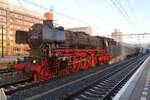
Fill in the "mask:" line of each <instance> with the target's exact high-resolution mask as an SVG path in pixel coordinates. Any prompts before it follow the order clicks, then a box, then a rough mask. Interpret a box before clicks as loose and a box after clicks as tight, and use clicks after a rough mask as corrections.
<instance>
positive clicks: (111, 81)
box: [64, 56, 146, 100]
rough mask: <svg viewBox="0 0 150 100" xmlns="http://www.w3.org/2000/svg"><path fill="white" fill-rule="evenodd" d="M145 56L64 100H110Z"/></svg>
mask: <svg viewBox="0 0 150 100" xmlns="http://www.w3.org/2000/svg"><path fill="white" fill-rule="evenodd" d="M145 58H146V57H145V56H144V57H142V58H140V59H138V60H137V61H136V62H134V60H133V61H132V63H131V64H127V67H126V68H124V69H123V70H120V71H117V72H116V73H115V74H113V75H112V74H111V73H107V74H106V75H105V76H104V77H103V78H101V79H99V80H96V81H95V82H94V83H92V84H90V85H88V86H86V87H84V88H82V89H80V90H79V91H77V92H75V93H73V94H71V95H69V96H67V97H65V98H64V99H65V100H73V99H74V100H98V99H100V100H111V99H112V98H113V96H114V95H115V94H116V93H117V92H118V90H119V89H120V88H121V87H122V86H123V85H124V84H125V83H126V81H127V80H128V79H129V78H130V77H131V76H132V74H133V73H134V72H135V71H136V69H137V68H138V67H139V66H140V65H141V64H142V62H143V61H144V60H145Z"/></svg>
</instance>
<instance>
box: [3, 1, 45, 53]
mask: <svg viewBox="0 0 150 100" xmlns="http://www.w3.org/2000/svg"><path fill="white" fill-rule="evenodd" d="M4 1H5V0H0V25H4V28H3V34H4V35H3V40H4V41H3V44H4V55H26V54H28V52H27V50H28V49H29V47H28V45H24V44H20V45H18V44H15V32H16V30H24V31H28V30H29V28H30V26H31V25H33V24H34V23H42V20H43V19H44V17H43V15H41V14H38V13H36V12H33V11H30V10H28V9H22V8H21V7H20V6H16V5H12V4H9V3H8V2H7V1H5V2H4ZM1 51H2V28H0V55H1V54H2V52H1Z"/></svg>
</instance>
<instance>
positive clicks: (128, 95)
mask: <svg viewBox="0 0 150 100" xmlns="http://www.w3.org/2000/svg"><path fill="white" fill-rule="evenodd" d="M113 100H150V56H149V57H148V58H147V59H146V60H145V61H144V63H143V64H142V65H141V66H140V67H139V69H138V70H137V71H136V72H135V73H134V74H133V76H132V77H131V78H130V79H129V80H128V82H127V83H126V84H125V85H124V86H123V87H122V88H121V90H120V91H119V92H118V93H117V94H116V96H115V97H114V98H113Z"/></svg>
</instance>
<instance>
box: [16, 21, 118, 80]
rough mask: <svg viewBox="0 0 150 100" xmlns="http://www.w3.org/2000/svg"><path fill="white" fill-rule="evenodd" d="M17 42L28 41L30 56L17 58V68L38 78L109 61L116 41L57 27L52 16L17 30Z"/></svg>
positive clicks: (58, 74)
mask: <svg viewBox="0 0 150 100" xmlns="http://www.w3.org/2000/svg"><path fill="white" fill-rule="evenodd" d="M15 37H16V43H17V44H28V45H29V47H30V48H31V49H30V57H28V58H26V60H24V61H20V60H18V61H17V63H16V64H15V65H14V69H15V70H17V71H22V72H23V73H28V75H29V76H30V77H31V78H32V79H33V80H35V81H37V80H49V79H52V78H54V77H62V76H66V75H69V74H70V73H75V72H78V71H79V70H80V69H82V70H86V69H89V68H92V67H96V65H98V64H103V63H108V62H109V61H110V60H111V59H112V54H111V53H110V48H111V46H112V45H116V42H115V41H114V40H113V39H111V38H106V37H100V36H91V35H88V34H86V33H85V32H72V31H68V30H64V28H63V27H54V26H53V21H52V20H44V21H43V24H34V25H33V26H31V28H30V29H29V31H21V30H17V31H16V36H15Z"/></svg>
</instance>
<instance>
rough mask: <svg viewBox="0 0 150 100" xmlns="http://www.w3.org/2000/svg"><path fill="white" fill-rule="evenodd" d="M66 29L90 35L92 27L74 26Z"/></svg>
mask: <svg viewBox="0 0 150 100" xmlns="http://www.w3.org/2000/svg"><path fill="white" fill-rule="evenodd" d="M67 30H70V31H73V32H85V33H87V34H89V35H92V28H91V27H89V26H88V27H75V28H69V29H67Z"/></svg>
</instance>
